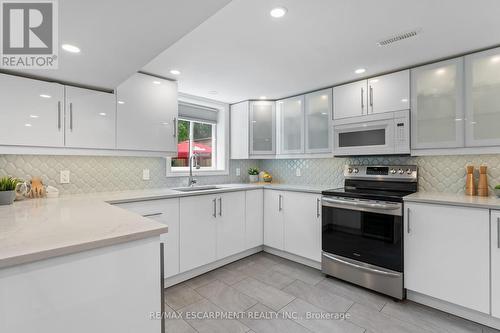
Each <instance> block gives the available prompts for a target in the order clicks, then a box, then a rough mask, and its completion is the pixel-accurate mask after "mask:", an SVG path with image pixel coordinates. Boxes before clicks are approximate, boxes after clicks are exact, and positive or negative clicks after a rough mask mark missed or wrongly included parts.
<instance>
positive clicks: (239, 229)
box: [216, 191, 245, 259]
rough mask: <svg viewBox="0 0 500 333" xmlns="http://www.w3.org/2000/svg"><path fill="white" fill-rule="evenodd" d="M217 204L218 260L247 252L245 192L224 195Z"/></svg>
mask: <svg viewBox="0 0 500 333" xmlns="http://www.w3.org/2000/svg"><path fill="white" fill-rule="evenodd" d="M217 203H218V206H217V210H218V212H217V218H216V225H217V227H216V228H217V235H216V237H217V240H216V244H217V259H222V258H225V257H229V256H230V255H233V254H236V253H239V252H242V251H244V250H245V192H243V191H241V192H230V193H223V194H221V195H219V197H218V198H217Z"/></svg>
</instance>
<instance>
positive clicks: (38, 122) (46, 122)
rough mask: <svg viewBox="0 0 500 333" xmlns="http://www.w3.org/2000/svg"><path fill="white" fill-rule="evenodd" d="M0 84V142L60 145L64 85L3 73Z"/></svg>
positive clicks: (62, 136)
mask: <svg viewBox="0 0 500 333" xmlns="http://www.w3.org/2000/svg"><path fill="white" fill-rule="evenodd" d="M0 86H1V87H2V88H1V89H0V109H1V112H0V124H2V125H3V127H4V130H2V131H0V145H16V146H33V147H63V146H64V86H62V85H60V84H57V83H51V82H44V81H39V80H32V79H27V78H22V77H17V76H11V75H5V74H0Z"/></svg>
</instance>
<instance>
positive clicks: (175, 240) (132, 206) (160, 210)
mask: <svg viewBox="0 0 500 333" xmlns="http://www.w3.org/2000/svg"><path fill="white" fill-rule="evenodd" d="M115 206H117V207H120V208H123V209H126V210H128V211H131V212H134V213H136V214H139V215H142V216H144V217H147V218H151V219H153V220H155V221H158V222H160V223H163V224H166V225H167V226H168V233H166V234H162V235H161V236H160V240H161V242H163V243H164V267H165V272H164V273H165V277H166V278H168V277H171V276H174V275H176V274H178V273H179V199H178V198H175V199H162V200H148V201H138V202H130V203H123V204H116V205H115Z"/></svg>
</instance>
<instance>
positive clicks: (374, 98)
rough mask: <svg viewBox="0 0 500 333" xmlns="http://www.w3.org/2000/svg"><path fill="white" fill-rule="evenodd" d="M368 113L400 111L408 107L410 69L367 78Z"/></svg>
mask: <svg viewBox="0 0 500 333" xmlns="http://www.w3.org/2000/svg"><path fill="white" fill-rule="evenodd" d="M367 92H368V113H369V114H372V113H382V112H390V111H402V110H408V109H409V108H410V71H409V70H404V71H400V72H396V73H392V74H387V75H382V76H377V77H374V78H371V79H369V80H368V90H367Z"/></svg>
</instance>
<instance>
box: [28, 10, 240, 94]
mask: <svg viewBox="0 0 500 333" xmlns="http://www.w3.org/2000/svg"><path fill="white" fill-rule="evenodd" d="M228 2H230V0H202V1H200V0H182V1H178V0H141V1H133V0H127V1H123V0H62V1H59V2H58V4H59V44H60V45H62V44H63V43H69V44H74V45H76V46H78V47H80V48H81V50H82V52H81V53H80V54H71V53H66V52H65V51H62V50H60V51H59V69H58V70H31V71H20V72H22V73H25V74H30V75H34V76H39V77H44V78H49V79H54V80H60V81H66V82H72V83H77V84H80V85H87V86H94V87H100V88H107V89H114V88H115V87H116V86H117V85H118V84H119V83H121V82H123V81H124V80H125V79H127V78H128V77H129V76H130V75H132V74H133V73H134V72H136V71H138V70H140V69H141V68H142V67H143V66H144V64H146V63H148V62H149V61H150V60H151V59H153V58H154V57H156V56H157V55H158V54H160V52H162V51H163V50H165V49H166V48H168V47H169V46H171V45H172V44H173V43H174V42H176V41H177V40H178V39H179V38H181V37H182V36H184V35H185V34H186V33H188V32H189V31H191V30H193V29H194V28H195V27H196V26H198V25H199V24H200V23H202V22H203V21H205V20H206V19H207V18H208V17H210V16H211V15H213V14H214V13H216V12H217V11H218V10H219V9H220V8H222V7H223V6H225V5H226V4H227V3H228Z"/></svg>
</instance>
